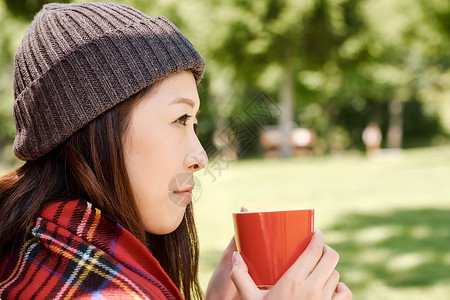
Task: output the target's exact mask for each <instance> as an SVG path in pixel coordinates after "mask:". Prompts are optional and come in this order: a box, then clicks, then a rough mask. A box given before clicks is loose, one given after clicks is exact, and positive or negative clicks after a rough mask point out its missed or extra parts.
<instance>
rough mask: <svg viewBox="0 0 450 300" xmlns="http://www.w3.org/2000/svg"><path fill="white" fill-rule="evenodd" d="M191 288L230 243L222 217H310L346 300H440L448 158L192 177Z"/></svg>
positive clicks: (444, 279)
mask: <svg viewBox="0 0 450 300" xmlns="http://www.w3.org/2000/svg"><path fill="white" fill-rule="evenodd" d="M197 177H198V179H199V180H200V181H201V183H202V186H203V193H202V197H201V198H200V200H199V201H198V202H197V203H196V204H195V205H196V218H197V224H198V231H199V235H200V245H201V255H200V264H201V266H200V281H201V285H202V287H203V288H206V286H207V282H208V280H209V277H210V275H211V273H212V271H213V270H214V267H215V265H216V264H217V261H218V259H219V258H220V255H221V253H222V251H223V249H224V248H225V247H226V245H227V244H228V242H229V241H230V239H231V237H232V236H233V224H232V219H231V213H232V212H235V211H239V209H240V207H241V206H245V207H247V208H248V209H249V210H269V209H289V208H301V207H313V208H314V209H315V228H316V229H321V230H322V231H323V232H324V235H325V239H326V242H327V243H328V244H330V245H331V246H332V247H334V248H335V249H337V250H338V251H339V253H340V255H341V260H340V263H339V265H338V270H339V271H340V273H341V279H342V280H343V281H345V282H346V283H348V285H349V286H350V287H351V288H352V291H353V293H354V299H368V300H370V299H383V300H384V299H399V300H401V299H405V300H414V299H444V298H447V296H448V295H449V294H450V284H449V283H450V282H449V281H450V257H449V252H450V230H449V226H448V224H449V222H448V220H450V185H449V184H448V182H449V180H450V148H449V147H438V148H428V149H415V150H408V151H404V152H402V153H397V154H396V155H395V156H389V157H383V156H379V157H373V158H371V159H368V158H366V157H364V156H362V155H359V156H358V155H355V156H337V157H309V158H291V159H286V160H262V159H251V160H243V161H237V162H232V163H230V164H229V165H228V167H227V168H226V169H225V170H221V173H220V176H217V177H216V180H215V181H213V180H211V177H210V176H208V175H206V173H202V172H200V173H199V174H198V175H197Z"/></svg>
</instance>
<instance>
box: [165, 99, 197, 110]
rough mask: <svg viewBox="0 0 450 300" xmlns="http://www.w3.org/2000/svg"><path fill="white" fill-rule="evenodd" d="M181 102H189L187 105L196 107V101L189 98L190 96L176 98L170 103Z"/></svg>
mask: <svg viewBox="0 0 450 300" xmlns="http://www.w3.org/2000/svg"><path fill="white" fill-rule="evenodd" d="M179 103H184V104H187V105H189V106H190V107H192V108H194V106H195V102H194V101H193V100H191V99H188V98H177V99H175V100H172V101H171V102H170V103H169V105H172V104H179Z"/></svg>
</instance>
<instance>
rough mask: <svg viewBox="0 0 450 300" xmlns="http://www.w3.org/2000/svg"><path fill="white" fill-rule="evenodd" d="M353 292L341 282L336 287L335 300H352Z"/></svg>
mask: <svg viewBox="0 0 450 300" xmlns="http://www.w3.org/2000/svg"><path fill="white" fill-rule="evenodd" d="M352 296H353V295H352V291H350V289H349V288H348V286H346V285H345V283H343V282H339V283H338V284H337V287H336V292H335V294H334V297H333V300H350V299H352Z"/></svg>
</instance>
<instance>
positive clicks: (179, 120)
mask: <svg viewBox="0 0 450 300" xmlns="http://www.w3.org/2000/svg"><path fill="white" fill-rule="evenodd" d="M190 118H192V116H191V115H184V116H182V117H180V118H179V119H178V120H176V122H178V123H180V124H181V125H183V126H186V125H187V124H186V123H187V121H189V119H190Z"/></svg>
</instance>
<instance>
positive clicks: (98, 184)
mask: <svg viewBox="0 0 450 300" xmlns="http://www.w3.org/2000/svg"><path fill="white" fill-rule="evenodd" d="M151 90H152V88H151V87H148V88H146V89H144V90H142V91H141V92H139V93H137V94H135V95H133V96H132V97H130V98H129V99H127V100H125V101H123V102H122V104H119V105H117V106H116V107H114V108H112V109H111V110H109V111H107V112H105V113H104V114H102V115H100V116H99V117H97V118H96V119H94V120H93V121H91V122H90V123H89V124H88V125H86V126H84V127H83V128H81V129H80V130H79V131H78V132H76V133H75V134H74V135H72V136H71V137H70V138H69V139H68V140H67V141H66V142H65V143H63V144H62V145H60V146H58V147H57V148H55V149H54V150H52V151H51V152H50V153H48V154H46V155H45V156H43V157H41V158H39V159H37V160H35V161H27V162H25V164H24V165H23V166H21V167H19V168H18V169H17V170H14V171H12V172H10V173H8V174H6V175H5V176H4V177H2V178H1V179H0V259H3V258H4V257H5V254H6V251H7V250H8V249H10V248H11V247H18V246H20V245H21V244H23V243H24V242H25V239H26V236H27V228H28V226H29V225H30V224H32V223H33V222H34V220H35V219H36V218H37V217H38V215H39V213H40V211H41V210H42V209H43V208H44V207H45V206H46V205H48V204H50V203H54V202H57V201H68V200H73V199H77V198H80V197H85V198H87V199H89V201H90V202H91V203H92V204H93V205H94V206H96V207H98V208H99V209H100V210H101V211H102V213H103V214H104V215H106V216H107V217H108V218H109V219H110V220H112V221H115V222H118V223H120V224H121V225H122V226H124V227H125V228H127V229H128V230H129V231H130V232H131V233H132V234H133V235H135V236H136V237H137V238H138V239H139V240H140V241H141V242H143V243H144V244H145V245H146V246H147V248H148V249H149V250H150V251H151V252H152V254H153V255H154V256H155V258H156V259H157V260H158V261H159V262H160V264H161V266H162V267H163V268H164V270H165V271H166V273H167V274H168V275H169V277H170V278H171V279H172V281H173V282H174V284H175V285H176V286H177V287H178V288H179V290H180V291H181V293H182V294H183V296H184V297H185V298H186V299H201V298H202V297H203V295H202V291H201V289H200V286H199V283H198V278H197V273H198V259H199V245H198V236H197V231H196V228H195V223H194V218H193V208H192V204H189V205H188V207H187V208H186V213H185V215H184V218H183V220H182V222H181V224H180V226H179V227H178V228H177V229H176V230H175V231H173V232H172V233H169V234H166V235H154V234H151V233H146V232H145V230H144V226H143V223H142V221H141V218H140V215H139V212H138V209H137V207H136V204H135V201H134V199H133V196H132V192H131V187H130V182H129V178H128V175H127V172H124V171H123V170H126V168H125V163H124V157H123V152H122V142H121V138H122V135H123V133H124V132H125V131H126V129H127V127H128V123H129V117H130V114H131V112H132V111H133V109H134V107H136V105H137V104H138V103H139V100H140V99H142V98H143V96H144V95H147V94H148V93H149V92H150V91H151ZM18 237H20V238H19V239H18Z"/></svg>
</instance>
